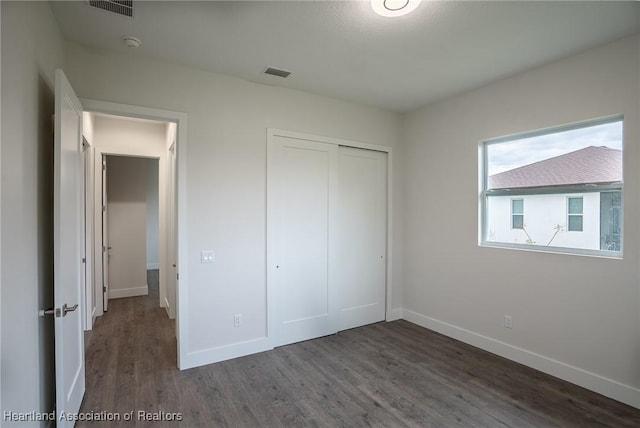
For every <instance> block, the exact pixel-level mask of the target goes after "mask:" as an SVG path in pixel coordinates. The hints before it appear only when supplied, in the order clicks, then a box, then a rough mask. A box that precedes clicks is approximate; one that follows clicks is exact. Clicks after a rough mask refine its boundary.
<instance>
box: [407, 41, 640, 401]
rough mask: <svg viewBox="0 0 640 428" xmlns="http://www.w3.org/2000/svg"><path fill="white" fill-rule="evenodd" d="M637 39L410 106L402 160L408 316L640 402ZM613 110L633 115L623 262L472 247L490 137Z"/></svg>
mask: <svg viewBox="0 0 640 428" xmlns="http://www.w3.org/2000/svg"><path fill="white" fill-rule="evenodd" d="M639 47H640V46H639V41H638V38H637V37H636V38H627V39H624V40H621V41H619V42H616V43H613V44H610V45H607V46H604V47H601V48H599V49H593V50H590V51H588V52H585V53H583V54H581V55H577V56H573V57H570V58H567V59H565V60H562V61H559V62H557V63H553V64H550V65H547V66H544V67H540V68H537V69H534V70H531V71H530V72H527V73H523V74H520V75H518V76H515V77H513V78H510V79H506V80H502V81H500V82H497V83H495V84H491V85H488V86H485V87H483V88H480V89H477V90H474V91H471V92H468V93H466V94H463V95H460V96H458V97H455V98H452V99H449V100H446V101H443V102H440V103H437V104H434V105H432V106H430V107H426V108H424V109H421V110H419V111H417V112H414V113H411V114H409V115H408V116H407V117H406V121H405V137H406V138H405V142H406V146H405V149H406V152H405V163H404V165H403V166H404V171H405V173H406V176H405V185H406V189H405V192H406V194H405V201H406V203H405V206H404V212H405V217H404V218H405V230H407V231H408V233H407V234H406V236H405V244H406V245H405V287H404V307H405V309H406V310H405V311H404V314H405V315H404V316H405V317H407V318H408V319H410V320H412V321H415V322H417V323H420V324H422V325H425V326H429V327H431V328H434V329H436V330H439V331H442V332H444V333H445V334H450V335H452V336H454V337H458V338H460V339H462V340H465V341H468V342H471V343H474V344H476V345H478V346H480V347H483V348H485V349H490V350H492V351H494V352H498V353H501V354H502V355H505V356H507V357H509V358H513V359H516V360H518V361H521V362H524V363H525V364H529V365H532V366H534V367H538V368H540V369H542V370H544V371H547V372H550V373H552V374H555V375H557V376H560V377H563V378H565V379H569V380H571V381H573V382H577V383H580V384H582V385H584V386H587V387H589V388H592V389H596V390H598V391H600V392H602V393H604V394H606V395H609V396H614V397H616V398H618V399H620V400H622V401H625V402H627V403H630V404H633V405H635V406H640V393H639V389H638V388H640V364H639V362H640V334H638V332H639V327H640V305H639V302H640V296H639V276H638V261H639V256H640V254H639V252H638V245H639V244H640V236H639V235H638V220H639V218H640V212H639V211H638V196H639V191H640V189H639V186H638V184H639V183H638V171H639V170H640V162H639V156H640V153H639V151H638V141H639V137H640V135H639V134H638V123H639V114H640V112H639V108H638V100H639V97H638V94H639V89H640V88H639V84H640V82H639V74H638V71H639V57H638V56H639V52H640V49H639ZM612 114H624V116H625V121H624V183H625V184H624V196H623V197H624V202H623V204H624V219H625V223H624V226H625V230H624V242H625V246H624V259H623V260H611V259H604V258H596V257H583V256H570V255H559V254H549V253H535V252H529V251H515V250H506V249H495V248H484V247H479V246H478V245H477V237H478V224H479V222H478V199H479V192H478V189H479V186H478V167H477V164H478V144H479V143H480V142H481V141H482V140H485V139H489V138H493V137H499V136H504V135H511V134H516V133H521V132H524V131H529V130H535V129H541V128H546V127H550V126H554V125H560V124H565V123H571V122H575V121H581V120H584V119H590V118H597V117H603V116H609V115H612ZM505 314H509V315H511V316H512V317H513V329H506V328H504V327H503V317H504V315H505Z"/></svg>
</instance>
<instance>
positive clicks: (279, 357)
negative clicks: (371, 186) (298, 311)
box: [76, 290, 640, 427]
mask: <svg viewBox="0 0 640 428" xmlns="http://www.w3.org/2000/svg"><path fill="white" fill-rule="evenodd" d="M150 293H151V294H150V296H145V297H132V298H127V299H117V300H112V301H110V306H109V312H108V313H107V314H106V315H105V316H103V317H101V318H100V319H98V321H97V322H96V325H95V326H94V330H93V332H92V333H91V335H90V337H89V339H88V345H87V357H86V367H87V391H86V395H85V398H84V402H83V405H82V408H81V412H94V414H99V413H100V412H118V413H119V414H121V415H124V414H125V413H128V412H131V411H134V412H137V411H138V410H142V411H146V412H166V413H172V412H180V413H181V414H182V421H178V422H175V421H174V422H167V421H164V422H159V421H153V422H151V421H141V420H138V418H137V414H134V417H133V421H120V422H117V421H116V422H113V421H109V422H95V421H94V422H87V421H79V422H78V423H77V424H76V426H77V427H101V426H104V427H113V426H122V427H128V426H153V427H224V426H230V427H290V426H321V427H325V426H327V427H359V426H375V427H396V426H398V427H405V426H408V427H417V426H421V427H471V426H473V427H559V426H562V427H603V426H610V427H638V426H640V410H637V409H634V408H632V407H629V406H626V405H624V404H621V403H618V402H616V401H613V400H610V399H608V398H605V397H603V396H601V395H598V394H595V393H593V392H590V391H587V390H585V389H583V388H580V387H577V386H575V385H572V384H569V383H566V382H563V381H561V380H558V379H555V378H553V377H551V376H548V375H545V374H543V373H540V372H538V371H536V370H533V369H530V368H527V367H524V366H522V365H519V364H517V363H513V362H511V361H508V360H505V359H503V358H500V357H497V356H495V355H492V354H490V353H487V352H485V351H482V350H479V349H477V348H474V347H472V346H469V345H465V344H463V343H460V342H458V341H455V340H453V339H450V338H447V337H445V336H442V335H440V334H437V333H434V332H432V331H429V330H426V329H423V328H421V327H418V326H416V325H413V324H411V323H408V322H406V321H395V322H391V323H378V324H373V325H369V326H366V327H361V328H356V329H353V330H348V331H344V332H341V333H339V334H337V335H334V336H328V337H324V338H321V339H316V340H310V341H306V342H302V343H297V344H294V345H289V346H283V347H280V348H277V349H275V350H273V351H269V352H263V353H260V354H256V355H251V356H247V357H243V358H238V359H235V360H231V361H225V362H221V363H217V364H212V365H209V366H205V367H199V368H195V369H190V370H185V371H179V370H178V369H177V368H176V340H175V337H174V328H175V327H174V323H173V322H172V321H170V320H169V319H168V318H167V316H166V314H165V312H164V309H160V308H158V307H157V302H158V297H157V294H155V295H154V293H156V292H154V290H151V291H150ZM156 414H160V413H156Z"/></svg>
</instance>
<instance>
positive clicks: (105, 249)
mask: <svg viewBox="0 0 640 428" xmlns="http://www.w3.org/2000/svg"><path fill="white" fill-rule="evenodd" d="M108 207H109V204H108V203H107V157H106V156H105V155H102V310H103V311H104V312H107V309H108V306H109V251H110V250H111V247H110V246H109V222H108V219H109V215H108V214H109V213H108V212H107V210H108V209H109V208H108Z"/></svg>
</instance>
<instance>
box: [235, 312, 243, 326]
mask: <svg viewBox="0 0 640 428" xmlns="http://www.w3.org/2000/svg"><path fill="white" fill-rule="evenodd" d="M241 325H242V314H235V315H234V316H233V326H234V327H240V326H241Z"/></svg>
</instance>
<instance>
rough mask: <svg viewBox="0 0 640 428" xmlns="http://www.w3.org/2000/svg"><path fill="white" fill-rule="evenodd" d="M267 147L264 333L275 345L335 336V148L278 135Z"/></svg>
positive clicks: (336, 160)
mask: <svg viewBox="0 0 640 428" xmlns="http://www.w3.org/2000/svg"><path fill="white" fill-rule="evenodd" d="M269 145H270V146H269V151H270V152H269V165H268V169H269V178H268V198H269V200H268V207H269V208H268V217H269V218H268V237H267V239H268V241H269V254H268V264H269V266H268V270H269V279H268V285H269V287H273V299H272V302H271V303H272V305H271V306H272V307H270V308H269V313H270V317H272V324H271V325H272V327H273V330H274V331H273V332H270V333H269V334H270V336H272V337H273V338H274V346H280V345H285V344H288V343H294V342H299V341H302V340H307V339H313V338H316V337H320V336H326V335H328V334H332V333H335V332H336V331H337V319H338V317H337V309H338V305H337V302H336V294H335V291H334V287H335V280H334V279H333V278H332V272H331V269H330V264H331V263H332V260H330V254H333V252H334V251H333V248H332V242H331V237H330V229H331V228H332V227H333V224H334V222H335V209H336V204H335V202H334V200H335V198H336V194H335V192H334V190H333V189H335V188H336V186H337V166H338V147H337V146H336V145H333V144H325V143H320V142H316V141H308V140H302V139H295V138H288V137H279V136H274V137H273V138H272V139H271V142H270V143H269ZM272 333H273V334H272Z"/></svg>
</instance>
